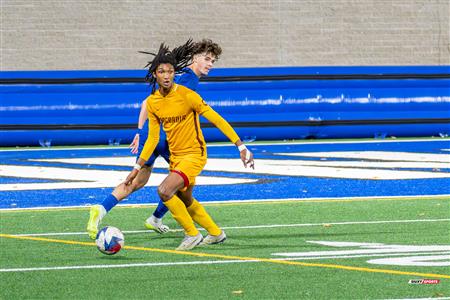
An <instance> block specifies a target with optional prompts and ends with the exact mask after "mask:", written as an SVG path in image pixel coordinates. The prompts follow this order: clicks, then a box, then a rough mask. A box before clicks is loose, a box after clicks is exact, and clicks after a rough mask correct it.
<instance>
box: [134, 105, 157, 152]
mask: <svg viewBox="0 0 450 300" xmlns="http://www.w3.org/2000/svg"><path fill="white" fill-rule="evenodd" d="M147 110H148V120H149V124H148V137H147V140H146V141H145V145H144V149H142V152H141V155H140V156H139V157H140V158H142V159H143V160H145V161H148V160H149V158H150V156H151V155H152V153H153V151H155V148H156V145H157V144H158V142H159V130H160V122H159V119H158V117H157V116H156V115H155V114H154V113H153V112H152V111H151V108H150V105H149V101H147Z"/></svg>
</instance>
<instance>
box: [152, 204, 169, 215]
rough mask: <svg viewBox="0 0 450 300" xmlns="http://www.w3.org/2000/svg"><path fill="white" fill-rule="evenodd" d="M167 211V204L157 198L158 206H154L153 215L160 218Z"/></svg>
mask: <svg viewBox="0 0 450 300" xmlns="http://www.w3.org/2000/svg"><path fill="white" fill-rule="evenodd" d="M168 211H169V209H168V208H167V206H165V205H164V203H163V202H162V201H161V200H159V203H158V207H156V209H155V212H154V213H153V215H154V216H155V217H157V218H158V219H161V218H162V217H164V215H165V214H166V213H167V212H168Z"/></svg>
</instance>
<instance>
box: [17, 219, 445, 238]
mask: <svg viewBox="0 0 450 300" xmlns="http://www.w3.org/2000/svg"><path fill="white" fill-rule="evenodd" d="M447 221H450V219H422V220H387V221H357V222H356V221H355V222H323V223H303V224H273V225H250V226H228V227H222V228H223V229H224V230H228V229H262V228H279V227H311V226H323V225H324V224H329V225H361V224H390V223H422V222H447ZM199 230H204V229H203V228H199ZM170 231H173V232H176V231H182V229H175V230H173V229H172V230H170ZM148 232H152V231H151V230H131V231H123V233H128V234H129V233H148ZM86 234H87V233H86V232H53V233H21V234H12V235H16V236H60V235H61V236H63V235H86Z"/></svg>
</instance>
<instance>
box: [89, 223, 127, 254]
mask: <svg viewBox="0 0 450 300" xmlns="http://www.w3.org/2000/svg"><path fill="white" fill-rule="evenodd" d="M95 243H96V244H97V248H98V250H100V252H102V253H104V254H107V255H113V254H116V253H117V252H119V251H120V249H122V247H123V246H124V244H125V238H124V236H123V233H122V231H120V230H119V229H118V228H116V227H113V226H106V227H105V228H103V229H102V230H100V231H99V232H98V233H97V237H96V239H95Z"/></svg>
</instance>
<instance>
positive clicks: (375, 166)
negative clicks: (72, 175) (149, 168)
mask: <svg viewBox="0 0 450 300" xmlns="http://www.w3.org/2000/svg"><path fill="white" fill-rule="evenodd" d="M276 154H278V155H290V156H315V157H346V158H347V157H348V158H353V159H360V158H361V157H382V158H383V160H388V161H389V160H390V161H396V160H400V159H399V156H401V157H403V156H406V157H407V158H409V160H410V162H403V163H400V164H399V163H382V162H370V163H368V164H366V162H355V161H351V162H328V161H327V162H324V161H314V162H312V161H304V160H277V159H259V160H257V163H256V168H255V169H254V170H253V169H250V168H244V167H243V166H242V162H241V161H240V160H239V159H226V158H209V159H208V161H207V163H206V166H205V167H204V170H205V171H216V172H232V173H250V174H269V175H281V176H296V177H297V176H303V177H328V178H330V177H331V178H352V179H372V180H392V179H416V178H448V177H450V173H447V172H439V171H436V170H435V171H432V168H435V169H439V168H443V169H446V168H450V155H447V154H440V156H438V154H435V156H430V157H433V162H432V165H427V160H426V159H424V158H423V157H424V155H426V154H422V153H403V152H383V151H379V152H376V153H374V151H364V152H317V153H307V152H305V153H303V152H296V153H276ZM352 155H353V156H352ZM430 155H431V154H430ZM434 157H439V159H438V158H434ZM430 159H431V158H430ZM403 160H405V159H403ZM33 161H45V162H58V163H66V164H67V163H68V164H84V165H113V166H131V165H133V163H134V161H135V158H134V157H131V156H118V157H104V158H101V159H99V158H96V157H88V158H56V159H53V158H52V159H34V160H33ZM428 163H429V162H428ZM409 164H411V165H409ZM41 168H42V169H43V170H45V168H47V167H41ZM48 168H50V167H48ZM155 168H164V169H167V163H166V162H165V161H164V160H156V162H155ZM392 168H400V169H394V170H392ZM405 168H427V169H428V170H422V171H414V170H405ZM0 170H1V168H0ZM63 170H64V169H63ZM94 171H95V170H92V172H94ZM10 172H11V171H10ZM84 172H88V170H85V171H84ZM108 172H109V173H113V172H118V171H108ZM5 174H6V173H5ZM22 174H26V173H23V172H22ZM156 175H158V174H156ZM159 175H161V174H159ZM17 176H18V177H19V176H20V175H17ZM22 176H24V175H22ZM93 176H96V175H92V176H90V177H89V178H94V177H93ZM23 185H26V184H23ZM0 188H1V186H0Z"/></svg>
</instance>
